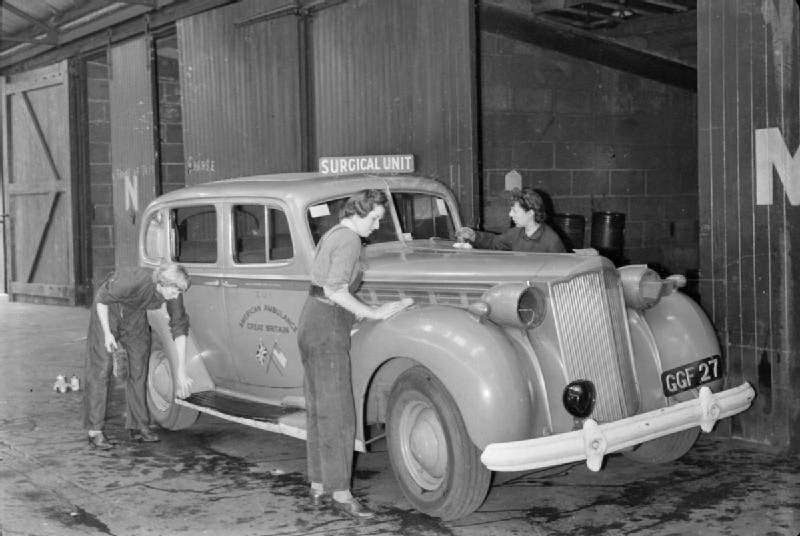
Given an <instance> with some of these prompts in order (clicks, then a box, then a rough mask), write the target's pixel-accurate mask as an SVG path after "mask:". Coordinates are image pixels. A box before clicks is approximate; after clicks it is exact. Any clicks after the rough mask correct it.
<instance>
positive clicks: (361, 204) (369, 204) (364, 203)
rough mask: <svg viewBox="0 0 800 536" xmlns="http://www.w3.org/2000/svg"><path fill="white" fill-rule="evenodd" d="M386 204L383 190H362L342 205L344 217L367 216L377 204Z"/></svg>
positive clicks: (342, 215)
mask: <svg viewBox="0 0 800 536" xmlns="http://www.w3.org/2000/svg"><path fill="white" fill-rule="evenodd" d="M385 204H386V194H385V193H384V192H383V190H361V191H360V192H358V193H357V194H356V195H354V196H352V197H351V198H350V199H348V200H347V202H346V203H345V204H344V207H342V214H341V217H342V218H349V217H350V216H360V217H362V218H364V217H366V215H367V214H369V213H370V212H372V210H373V209H374V208H375V206H376V205H385Z"/></svg>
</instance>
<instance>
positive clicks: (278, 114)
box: [177, 0, 305, 185]
mask: <svg viewBox="0 0 800 536" xmlns="http://www.w3.org/2000/svg"><path fill="white" fill-rule="evenodd" d="M285 4H286V2H283V1H282V0H268V1H267V0H247V1H244V2H241V3H238V4H233V5H230V6H226V7H223V8H219V9H215V10H212V11H207V12H205V13H201V14H199V15H195V16H193V17H190V18H186V19H183V20H180V21H178V24H177V31H178V48H179V64H180V69H181V75H180V85H181V104H182V109H183V134H184V154H185V160H186V173H187V175H186V184H187V185H192V184H200V183H203V182H208V181H211V180H218V179H227V178H230V177H237V176H243V175H256V174H261V173H280V172H290V171H303V170H304V166H305V161H304V160H305V155H304V154H303V150H304V149H303V148H304V144H305V140H304V139H303V138H302V128H303V119H304V117H303V113H302V109H301V106H302V105H303V102H302V98H303V91H302V88H301V74H302V70H303V69H304V67H305V59H304V58H303V57H301V42H300V21H299V20H298V18H297V17H295V16H294V15H291V14H288V15H285V16H279V17H275V18H266V19H263V20H260V19H259V16H263V15H265V14H268V13H270V12H274V11H275V9H276V8H279V7H281V6H285Z"/></svg>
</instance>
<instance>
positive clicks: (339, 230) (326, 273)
mask: <svg viewBox="0 0 800 536" xmlns="http://www.w3.org/2000/svg"><path fill="white" fill-rule="evenodd" d="M385 205H386V195H385V194H384V193H383V192H382V191H381V190H363V191H361V192H359V193H358V194H356V195H354V196H352V197H351V198H350V199H348V200H347V203H346V204H345V206H344V209H343V211H342V218H341V221H340V222H339V224H338V225H335V226H334V227H332V228H331V229H330V230H329V231H328V232H327V233H325V235H324V236H323V237H322V238H321V239H320V241H319V244H318V245H317V253H316V257H315V258H314V263H313V265H312V268H311V288H310V289H309V297H308V298H307V299H306V303H305V305H304V306H303V312H302V313H301V314H300V321H299V328H298V343H299V346H300V356H301V359H302V361H303V366H304V368H305V382H304V389H305V398H306V412H307V420H308V426H307V428H308V442H307V445H306V447H307V451H308V479H309V481H310V482H311V490H310V495H309V497H310V500H311V503H312V504H313V505H314V506H320V505H321V504H322V503H323V500H324V497H325V495H326V494H331V495H332V498H333V501H332V502H331V505H332V507H333V508H334V509H335V510H337V511H339V512H342V513H344V514H346V515H348V516H351V517H354V518H367V517H372V516H373V515H374V514H373V513H372V512H370V511H369V510H368V509H367V508H366V507H364V506H363V505H361V504H360V503H359V502H358V501H357V500H356V499H355V498H354V497H353V496H352V494H351V493H350V480H351V475H352V464H353V445H354V442H355V426H356V415H355V402H354V400H353V389H352V379H351V376H350V329H351V327H352V325H353V323H354V322H355V320H356V319H362V318H366V319H370V320H383V319H385V318H388V317H390V316H392V315H394V314H395V313H397V312H399V311H401V310H402V309H404V308H405V307H408V306H409V305H410V304H411V300H408V299H406V300H400V301H395V302H390V303H385V304H383V305H381V306H380V307H370V306H368V305H366V304H364V303H362V302H361V301H359V300H358V299H357V298H356V297H355V296H354V295H353V292H355V290H356V289H357V288H358V285H359V284H360V282H361V269H362V267H361V262H360V258H361V249H362V245H361V239H362V238H365V237H367V236H369V235H370V234H371V233H372V232H373V231H374V230H376V229H377V228H378V226H379V223H380V220H381V218H382V217H383V215H384V212H385V210H386V209H385Z"/></svg>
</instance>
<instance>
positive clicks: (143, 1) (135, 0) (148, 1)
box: [117, 0, 158, 9]
mask: <svg viewBox="0 0 800 536" xmlns="http://www.w3.org/2000/svg"><path fill="white" fill-rule="evenodd" d="M117 1H118V2H119V3H120V4H133V5H137V6H147V7H152V8H153V9H155V8H157V7H158V0H117Z"/></svg>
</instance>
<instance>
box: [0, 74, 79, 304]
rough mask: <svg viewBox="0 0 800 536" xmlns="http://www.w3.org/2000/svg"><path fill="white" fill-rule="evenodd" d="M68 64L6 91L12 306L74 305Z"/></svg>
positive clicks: (11, 83)
mask: <svg viewBox="0 0 800 536" xmlns="http://www.w3.org/2000/svg"><path fill="white" fill-rule="evenodd" d="M69 85H70V78H69V71H68V67H67V62H66V61H63V62H61V63H58V64H55V65H51V66H48V67H43V68H41V69H36V70H33V71H27V72H25V73H21V74H15V75H11V76H9V77H8V78H7V79H6V82H5V84H4V85H3V91H2V94H3V115H2V117H3V132H2V138H3V194H4V203H5V207H4V208H5V214H6V216H5V217H4V221H5V255H6V268H7V273H6V281H7V291H8V294H9V295H10V296H11V298H12V299H13V300H21V301H34V302H44V303H67V304H74V303H75V300H76V288H75V287H76V285H75V282H76V263H75V254H74V251H75V243H74V240H73V237H74V236H75V232H74V229H73V214H72V197H73V177H72V169H73V167H72V158H73V157H72V153H71V151H70V139H71V138H70V134H71V124H72V122H71V113H70V110H71V103H70V98H69V95H70V93H69V91H70V87H69Z"/></svg>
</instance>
